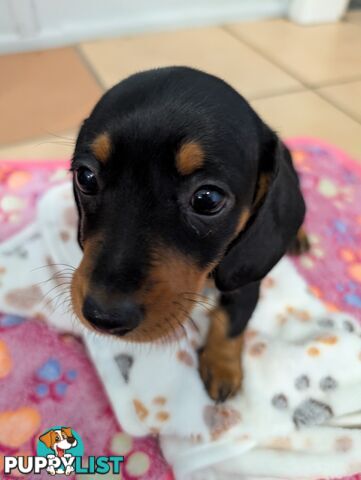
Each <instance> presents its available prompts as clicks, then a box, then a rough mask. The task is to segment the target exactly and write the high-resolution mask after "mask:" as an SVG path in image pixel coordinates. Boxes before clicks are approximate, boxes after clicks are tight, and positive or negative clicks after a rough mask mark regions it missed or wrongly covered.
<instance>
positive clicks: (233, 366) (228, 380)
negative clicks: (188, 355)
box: [199, 349, 243, 402]
mask: <svg viewBox="0 0 361 480" xmlns="http://www.w3.org/2000/svg"><path fill="white" fill-rule="evenodd" d="M199 373H200V375H201V378H202V380H203V382H204V385H205V387H206V389H207V392H208V394H209V396H210V397H211V398H212V399H213V400H215V401H216V402H224V401H225V400H227V398H229V397H232V396H233V395H235V394H236V393H237V392H238V390H239V389H240V388H241V384H242V378H243V372H242V367H241V362H240V359H239V358H237V357H233V358H232V357H231V356H229V355H228V354H227V352H223V351H221V352H218V354H214V353H213V352H212V351H209V350H208V349H204V350H203V351H201V352H200V354H199Z"/></svg>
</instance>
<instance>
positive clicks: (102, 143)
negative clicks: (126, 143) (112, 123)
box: [90, 132, 112, 163]
mask: <svg viewBox="0 0 361 480" xmlns="http://www.w3.org/2000/svg"><path fill="white" fill-rule="evenodd" d="M90 148H91V151H92V152H93V154H94V156H95V158H96V159H97V160H99V162H102V163H106V162H107V161H108V159H109V157H110V154H111V151H112V142H111V140H110V135H109V133H106V132H103V133H100V134H99V135H98V136H97V137H96V138H95V139H94V140H93V142H92V144H91V146H90Z"/></svg>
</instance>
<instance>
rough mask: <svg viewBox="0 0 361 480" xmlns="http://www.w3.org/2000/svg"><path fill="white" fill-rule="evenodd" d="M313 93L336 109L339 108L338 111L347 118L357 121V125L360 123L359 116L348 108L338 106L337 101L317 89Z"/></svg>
mask: <svg viewBox="0 0 361 480" xmlns="http://www.w3.org/2000/svg"><path fill="white" fill-rule="evenodd" d="M314 93H315V94H316V95H318V96H319V97H320V98H322V100H325V101H326V102H327V103H329V104H330V105H332V106H333V107H334V108H337V110H339V111H340V112H342V113H343V114H345V115H347V116H348V117H349V118H351V120H353V121H355V122H357V123H358V124H359V125H361V117H357V116H356V115H354V114H353V113H352V112H349V111H348V110H346V109H345V108H344V107H342V106H340V105H339V104H338V103H336V102H335V101H334V100H332V99H330V98H328V97H327V96H326V95H324V94H323V93H322V92H319V91H314Z"/></svg>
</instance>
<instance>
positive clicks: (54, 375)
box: [34, 358, 77, 401]
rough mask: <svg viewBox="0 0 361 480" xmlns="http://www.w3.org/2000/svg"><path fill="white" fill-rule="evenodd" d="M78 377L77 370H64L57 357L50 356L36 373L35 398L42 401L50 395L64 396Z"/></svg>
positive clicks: (59, 397) (57, 397)
mask: <svg viewBox="0 0 361 480" xmlns="http://www.w3.org/2000/svg"><path fill="white" fill-rule="evenodd" d="M76 377H77V371H76V370H71V369H70V370H66V371H65V372H63V371H62V368H61V365H60V362H59V361H58V360H57V359H55V358H49V359H48V360H47V361H46V362H45V363H44V364H43V365H42V366H41V367H40V368H39V369H38V370H37V371H36V373H35V378H34V383H35V385H34V397H35V400H37V401H41V400H43V399H45V398H47V397H49V396H50V397H52V398H55V399H61V398H63V397H64V396H65V395H66V392H67V390H68V387H69V385H70V384H71V383H73V382H74V381H75V379H76Z"/></svg>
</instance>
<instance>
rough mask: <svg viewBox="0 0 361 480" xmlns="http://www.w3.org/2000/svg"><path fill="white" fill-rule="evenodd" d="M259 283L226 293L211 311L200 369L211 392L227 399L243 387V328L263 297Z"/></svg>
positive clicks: (219, 399)
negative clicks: (259, 299) (260, 294)
mask: <svg viewBox="0 0 361 480" xmlns="http://www.w3.org/2000/svg"><path fill="white" fill-rule="evenodd" d="M259 286H260V283H259V282H255V283H252V284H250V285H246V286H245V287H242V288H241V289H239V290H237V291H235V292H232V293H223V294H222V295H221V297H220V302H219V306H218V307H217V308H215V309H214V310H213V311H212V312H211V314H210V321H211V324H210V328H209V332H208V337H207V340H206V344H205V346H204V348H203V349H202V351H201V352H200V355H199V371H200V375H201V377H202V379H203V382H204V384H205V386H206V389H207V391H208V393H209V396H210V397H211V398H213V399H214V400H216V401H221V402H223V401H225V400H226V399H227V398H228V397H230V396H232V395H234V394H235V393H236V392H237V391H238V390H239V389H240V387H241V383H242V376H243V374H242V366H241V352H242V346H243V336H242V334H243V331H244V329H245V328H246V326H247V323H248V321H249V319H250V317H251V315H252V313H253V311H254V309H255V306H256V304H257V301H258V297H259Z"/></svg>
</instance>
